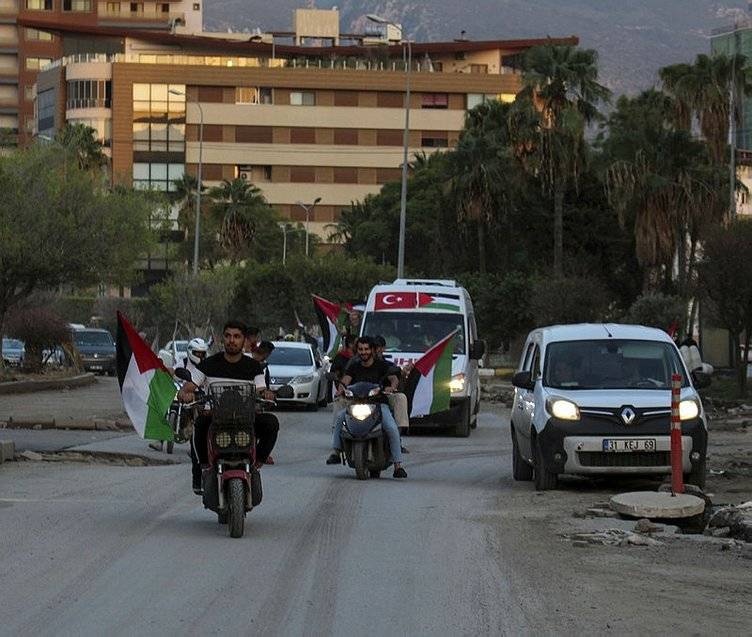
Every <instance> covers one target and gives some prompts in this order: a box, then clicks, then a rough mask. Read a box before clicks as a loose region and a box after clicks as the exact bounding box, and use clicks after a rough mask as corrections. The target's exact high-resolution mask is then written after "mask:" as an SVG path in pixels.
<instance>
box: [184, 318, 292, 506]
mask: <svg viewBox="0 0 752 637" xmlns="http://www.w3.org/2000/svg"><path fill="white" fill-rule="evenodd" d="M245 332H246V327H245V325H244V324H243V323H241V322H240V321H228V322H227V323H226V324H225V327H224V329H223V330H222V339H223V342H224V351H223V352H219V353H218V354H214V356H210V357H209V358H206V359H204V360H203V361H202V362H201V363H200V364H199V365H198V369H197V370H196V372H195V373H192V374H191V377H192V382H190V383H186V384H185V385H184V386H183V387H182V388H181V390H180V392H179V393H178V397H179V399H180V400H182V401H183V402H191V401H192V400H194V391H195V390H196V388H197V387H202V386H207V385H208V384H209V383H211V382H214V381H227V380H245V381H250V382H252V383H253V384H254V385H255V386H256V391H257V392H258V393H259V395H261V396H262V397H264V398H266V399H267V400H273V399H274V394H273V393H272V392H270V391H269V390H268V389H267V388H266V378H265V376H264V368H263V366H262V365H261V363H259V362H258V361H256V360H254V359H253V358H251V357H250V356H244V355H243V344H244V343H245ZM210 424H211V416H209V415H203V416H199V417H198V418H197V419H196V422H195V423H194V427H193V438H192V440H191V459H192V461H193V491H194V493H196V494H199V495H200V494H201V465H202V464H207V463H208V457H207V446H206V436H207V433H208V431H209V425H210ZM254 429H255V432H256V468H258V467H260V466H261V465H262V464H263V463H264V461H265V460H266V459H267V457H268V456H269V454H270V453H271V451H272V449H273V448H274V443H275V442H277V434H278V432H279V421H278V420H277V417H276V416H275V415H274V414H269V413H261V414H257V415H256V419H255V424H254Z"/></svg>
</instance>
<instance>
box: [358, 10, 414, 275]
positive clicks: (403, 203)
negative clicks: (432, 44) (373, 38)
mask: <svg viewBox="0 0 752 637" xmlns="http://www.w3.org/2000/svg"><path fill="white" fill-rule="evenodd" d="M366 17H367V18H368V19H369V20H371V22H377V23H378V24H386V25H391V26H393V27H395V28H397V29H399V31H400V41H401V44H402V45H403V46H406V47H407V68H406V69H405V130H404V131H403V133H402V188H401V190H400V226H399V244H398V249H397V278H398V279H401V278H403V277H404V275H405V226H406V221H407V167H408V165H407V154H408V145H409V143H410V71H411V69H412V65H413V64H412V62H413V48H412V43H411V42H410V40H406V39H405V38H404V35H403V31H402V26H401V25H399V24H395V23H394V22H392V21H391V20H387V19H386V18H382V17H380V16H377V15H374V14H372V13H371V14H368V15H367V16H366Z"/></svg>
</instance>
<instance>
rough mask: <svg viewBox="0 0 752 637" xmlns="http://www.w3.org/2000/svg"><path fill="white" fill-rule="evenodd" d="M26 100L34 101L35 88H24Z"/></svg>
mask: <svg viewBox="0 0 752 637" xmlns="http://www.w3.org/2000/svg"><path fill="white" fill-rule="evenodd" d="M24 99H25V100H26V101H27V102H33V101H34V87H33V86H24Z"/></svg>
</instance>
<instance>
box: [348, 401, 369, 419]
mask: <svg viewBox="0 0 752 637" xmlns="http://www.w3.org/2000/svg"><path fill="white" fill-rule="evenodd" d="M373 409H374V406H373V405H364V404H363V403H358V404H357V405H353V406H352V407H350V415H351V416H352V417H353V418H355V419H356V420H365V419H366V418H369V417H370V416H371V414H372V413H373Z"/></svg>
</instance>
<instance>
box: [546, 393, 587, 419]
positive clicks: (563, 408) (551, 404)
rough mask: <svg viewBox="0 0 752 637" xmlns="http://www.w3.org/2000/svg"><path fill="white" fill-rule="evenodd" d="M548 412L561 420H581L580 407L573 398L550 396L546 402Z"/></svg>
mask: <svg viewBox="0 0 752 637" xmlns="http://www.w3.org/2000/svg"><path fill="white" fill-rule="evenodd" d="M546 407H547V409H548V413H549V414H551V415H552V416H553V417H554V418H558V419H559V420H579V419H580V408H579V407H578V406H577V405H575V404H574V403H573V402H572V401H571V400H566V399H564V398H550V399H549V400H548V402H547V404H546Z"/></svg>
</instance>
